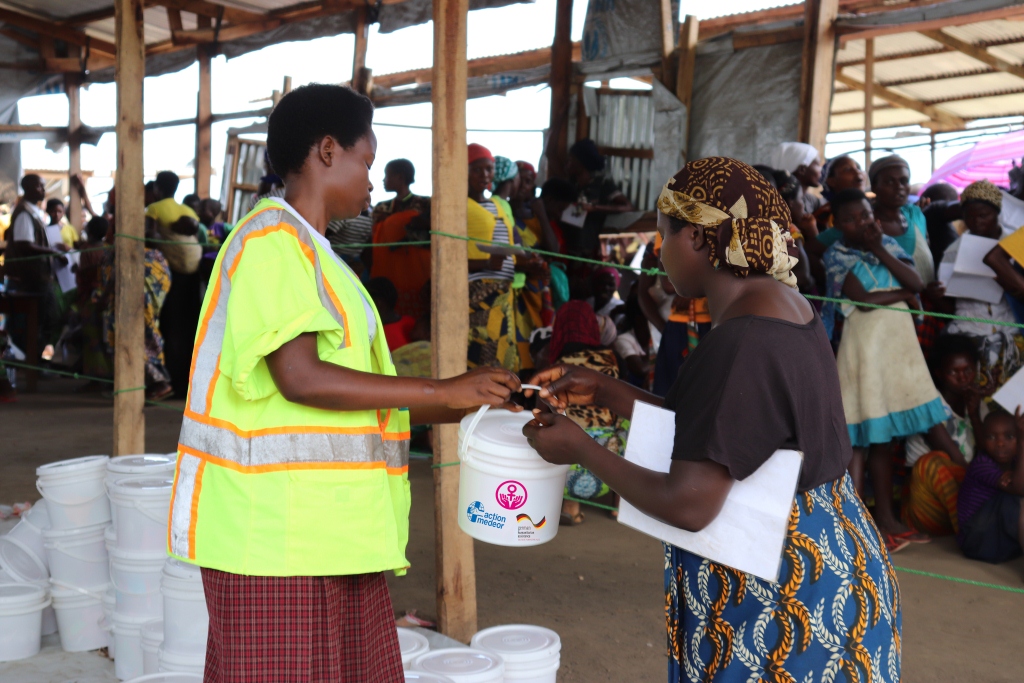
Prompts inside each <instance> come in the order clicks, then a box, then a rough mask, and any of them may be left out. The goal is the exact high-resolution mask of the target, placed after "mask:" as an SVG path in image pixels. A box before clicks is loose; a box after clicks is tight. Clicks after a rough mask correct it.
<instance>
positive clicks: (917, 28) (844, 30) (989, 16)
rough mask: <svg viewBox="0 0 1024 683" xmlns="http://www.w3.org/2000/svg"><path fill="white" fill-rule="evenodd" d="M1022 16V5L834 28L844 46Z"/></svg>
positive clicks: (1023, 6)
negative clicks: (860, 41) (900, 21)
mask: <svg viewBox="0 0 1024 683" xmlns="http://www.w3.org/2000/svg"><path fill="white" fill-rule="evenodd" d="M1021 15H1024V4H1019V5H1008V6H1006V7H1000V8H998V9H993V10H986V11H984V12H972V13H970V14H961V15H959V16H952V17H942V18H941V19H926V20H924V21H914V22H909V23H906V24H880V25H876V26H843V25H839V26H836V31H837V33H838V34H839V44H840V45H845V44H846V43H848V42H850V41H851V40H864V39H866V38H877V37H878V36H891V35H895V34H899V33H924V32H925V31H940V30H942V29H943V28H946V27H949V26H964V25H966V24H977V23H980V22H983V21H995V20H997V19H1009V18H1011V17H1019V16H1021Z"/></svg>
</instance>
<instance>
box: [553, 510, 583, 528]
mask: <svg viewBox="0 0 1024 683" xmlns="http://www.w3.org/2000/svg"><path fill="white" fill-rule="evenodd" d="M584 519H586V517H584V515H583V513H582V512H577V513H576V514H575V515H570V514H568V513H566V512H563V513H562V514H560V515H559V516H558V526H579V525H580V524H583V520H584Z"/></svg>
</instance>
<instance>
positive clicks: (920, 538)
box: [889, 529, 932, 544]
mask: <svg viewBox="0 0 1024 683" xmlns="http://www.w3.org/2000/svg"><path fill="white" fill-rule="evenodd" d="M889 535H890V536H891V537H892V538H895V539H898V540H901V541H906V542H907V543H918V544H924V543H931V542H932V537H931V536H929V535H928V534H922V533H920V532H918V531H914V530H913V529H911V530H909V531H903V532H901V533H898V534H889Z"/></svg>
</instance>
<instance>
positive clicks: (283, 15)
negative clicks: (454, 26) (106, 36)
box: [160, 0, 402, 46]
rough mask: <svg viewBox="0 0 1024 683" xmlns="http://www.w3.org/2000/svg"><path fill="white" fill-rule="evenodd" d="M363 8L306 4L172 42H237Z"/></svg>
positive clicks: (350, 0) (327, 1)
mask: <svg viewBox="0 0 1024 683" xmlns="http://www.w3.org/2000/svg"><path fill="white" fill-rule="evenodd" d="M160 1H161V3H163V2H164V0H160ZM186 1H187V2H194V1H195V0H167V2H175V3H178V2H182V3H184V2H186ZM398 2H402V0H384V3H383V4H385V5H392V4H396V3H398ZM362 6H363V3H362V2H357V0H323V1H322V2H312V3H305V4H302V5H298V6H293V7H287V8H284V9H281V10H275V11H273V12H268V13H267V14H265V15H257V16H259V17H260V18H259V20H257V21H245V22H241V23H236V24H227V25H223V24H222V25H221V27H220V30H219V31H218V30H217V28H216V27H213V28H197V29H195V30H192V31H174V32H173V34H172V41H173V43H174V45H176V46H189V45H201V44H203V43H213V42H217V41H223V40H237V39H239V38H245V37H248V36H251V35H255V34H257V33H263V32H265V31H272V30H274V29H275V28H278V27H279V26H284V25H285V24H290V23H293V22H296V21H305V20H307V19H316V18H318V17H326V16H330V15H332V14H340V13H341V12H348V11H351V10H354V9H356V8H358V7H362Z"/></svg>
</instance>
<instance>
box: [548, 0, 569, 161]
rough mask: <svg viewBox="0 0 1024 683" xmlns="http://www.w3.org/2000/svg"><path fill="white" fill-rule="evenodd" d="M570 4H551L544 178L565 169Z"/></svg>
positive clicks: (561, 0)
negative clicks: (552, 28) (552, 31)
mask: <svg viewBox="0 0 1024 683" xmlns="http://www.w3.org/2000/svg"><path fill="white" fill-rule="evenodd" d="M572 2H573V0H557V2H556V4H555V42H554V43H553V44H552V45H551V77H550V81H549V82H550V85H551V124H550V125H549V126H548V145H547V150H545V156H547V160H548V177H556V176H559V175H561V174H562V172H563V171H564V170H565V162H566V158H567V157H568V155H569V101H570V99H571V95H572Z"/></svg>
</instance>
